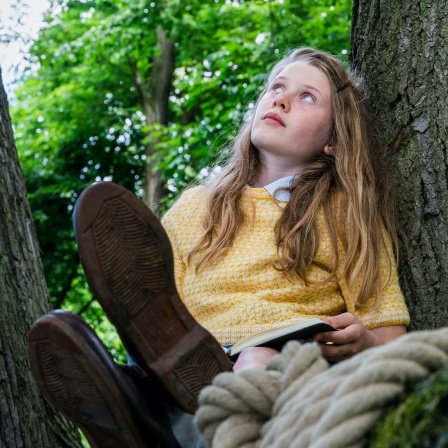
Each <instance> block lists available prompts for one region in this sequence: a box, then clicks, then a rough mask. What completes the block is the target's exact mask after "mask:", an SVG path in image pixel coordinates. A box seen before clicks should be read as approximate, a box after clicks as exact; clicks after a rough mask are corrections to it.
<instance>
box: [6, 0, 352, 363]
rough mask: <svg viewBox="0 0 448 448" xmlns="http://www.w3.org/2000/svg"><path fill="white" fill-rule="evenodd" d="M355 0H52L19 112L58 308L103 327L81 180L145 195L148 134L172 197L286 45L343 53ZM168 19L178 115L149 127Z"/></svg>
mask: <svg viewBox="0 0 448 448" xmlns="http://www.w3.org/2000/svg"><path fill="white" fill-rule="evenodd" d="M350 8H351V2H350V1H349V0H319V1H318V0H269V1H266V0H264V1H262V0H250V1H249V0H233V1H230V0H213V1H212V0H210V1H203V0H202V1H199V0H163V1H162V0H52V2H51V7H50V10H49V11H48V12H47V14H46V19H45V21H46V26H45V27H44V28H43V29H42V30H41V32H40V35H39V37H38V39H36V41H35V42H34V44H33V46H32V47H31V50H30V55H29V68H28V70H27V72H25V74H24V75H23V77H22V79H21V80H20V82H18V84H17V87H16V90H15V98H13V99H12V104H13V107H12V119H13V123H14V126H15V136H16V143H17V148H18V151H19V156H20V160H21V164H22V168H23V170H24V172H25V176H26V181H27V188H28V192H29V200H30V205H31V208H32V210H33V214H34V219H35V221H36V226H37V232H38V238H39V241H40V245H41V248H42V258H43V263H44V269H45V275H46V278H47V282H48V286H49V289H50V295H51V297H52V300H53V304H54V306H55V307H63V308H67V309H70V310H73V311H74V312H76V313H79V314H81V315H82V316H83V317H84V318H85V319H86V320H87V321H88V322H89V323H91V324H93V325H94V326H95V328H97V330H98V331H100V329H101V328H106V323H105V321H104V318H103V317H102V313H101V310H100V309H98V307H97V306H95V305H94V303H95V302H92V299H91V293H90V291H89V288H88V286H87V285H86V282H85V279H84V277H83V275H82V270H81V268H80V265H79V259H78V255H77V251H76V244H75V242H74V234H73V230H72V223H71V214H72V212H73V207H74V204H75V202H76V199H77V197H78V196H79V194H80V192H81V191H82V189H83V188H85V187H86V186H87V185H89V184H91V183H92V182H95V181H98V180H114V181H115V182H117V183H120V184H122V185H123V186H125V187H127V188H129V189H131V190H133V191H135V192H136V193H137V194H138V195H141V194H142V182H143V176H144V172H145V166H146V163H148V162H149V160H147V159H146V156H145V142H147V141H154V142H157V145H156V155H155V156H154V160H153V161H154V162H156V164H157V167H158V169H159V170H160V172H161V174H162V177H163V179H164V181H165V183H166V190H165V193H166V194H165V198H164V204H163V206H164V207H165V208H166V207H168V206H169V204H170V203H171V202H172V201H173V200H174V198H175V197H176V196H177V195H178V194H179V192H180V191H181V190H182V189H183V188H185V187H186V186H187V185H189V184H190V183H192V182H193V181H194V179H196V178H197V177H198V176H199V177H200V176H204V175H206V174H207V173H208V171H209V168H210V166H211V164H212V163H213V160H214V159H215V158H216V155H217V151H218V150H219V149H220V148H221V147H223V146H224V145H225V144H226V142H227V141H228V140H229V139H231V138H232V137H233V136H234V135H235V132H236V130H237V128H238V127H239V125H240V123H241V120H242V119H243V117H244V114H245V113H250V111H251V109H252V108H253V105H254V102H255V100H256V96H257V94H258V93H259V92H260V86H261V84H262V83H263V80H264V78H265V75H266V73H267V72H268V71H269V69H270V67H271V66H272V65H273V64H274V63H275V62H276V61H277V60H278V59H279V58H280V57H281V55H282V54H283V53H284V52H285V51H286V50H288V49H290V48H292V47H296V46H299V45H312V46H315V47H319V48H321V49H325V50H328V51H330V52H332V53H334V54H337V55H340V56H341V57H342V58H345V57H346V56H345V55H346V53H347V50H348V47H349V29H350V15H351V10H350ZM158 28H162V29H164V30H166V31H167V32H168V36H169V38H170V39H171V41H172V42H174V43H175V51H176V54H175V58H176V61H175V67H176V68H175V72H174V77H173V79H172V87H171V92H170V102H169V123H168V125H166V126H163V125H161V124H156V125H153V126H151V128H150V129H148V128H147V127H146V126H145V119H144V118H145V115H144V114H145V113H146V112H145V109H144V107H143V102H142V98H141V92H140V90H139V85H138V83H139V82H140V83H141V84H142V85H143V86H144V87H145V88H146V89H147V91H148V92H151V88H152V86H151V70H152V65H153V60H154V56H156V55H157V54H158V51H159V50H158V48H157V29H158ZM155 88H156V89H157V86H156V87H155ZM106 333H107V334H106ZM106 333H104V334H103V335H102V336H103V338H104V339H108V338H109V333H108V332H107V331H106ZM111 338H112V339H111V340H108V344H109V345H110V346H111V348H112V349H113V350H115V351H116V353H120V350H121V349H120V347H119V346H118V345H117V344H118V343H117V338H116V335H115V336H111ZM120 356H121V355H120Z"/></svg>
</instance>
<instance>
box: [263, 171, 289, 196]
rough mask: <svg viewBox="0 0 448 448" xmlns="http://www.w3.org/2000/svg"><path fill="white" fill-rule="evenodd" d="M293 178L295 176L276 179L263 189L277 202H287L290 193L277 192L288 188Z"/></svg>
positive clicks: (285, 191)
mask: <svg viewBox="0 0 448 448" xmlns="http://www.w3.org/2000/svg"><path fill="white" fill-rule="evenodd" d="M295 177H296V176H294V175H293V176H287V177H282V178H281V179H277V180H276V181H274V182H271V183H270V184H268V185H265V186H264V187H263V188H264V189H265V190H266V191H267V192H268V193H269V194H271V195H272V196H273V197H274V198H275V199H277V200H278V201H283V202H288V201H289V198H290V197H291V193H290V192H289V191H287V190H278V189H279V188H289V187H290V186H291V182H292V181H293V179H294V178H295ZM276 190H278V191H276Z"/></svg>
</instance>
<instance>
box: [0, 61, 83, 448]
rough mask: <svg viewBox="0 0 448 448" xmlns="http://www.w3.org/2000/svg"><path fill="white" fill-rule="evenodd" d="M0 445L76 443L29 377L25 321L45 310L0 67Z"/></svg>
mask: <svg viewBox="0 0 448 448" xmlns="http://www.w3.org/2000/svg"><path fill="white" fill-rule="evenodd" d="M0 169H1V175H0V220H1V227H0V260H1V261H0V269H1V273H0V397H1V399H0V447H1V448H21V447H29V448H37V447H39V448H47V447H48V448H54V447H67V448H68V447H70V448H73V447H78V446H81V444H80V441H79V434H78V433H77V431H76V430H75V429H74V427H73V426H72V425H71V424H68V423H67V422H66V421H65V419H63V418H62V417H60V416H59V415H57V414H55V412H54V411H53V410H52V408H50V406H49V405H48V404H46V402H44V400H43V399H42V397H41V395H40V393H39V390H38V387H37V385H36V384H35V383H34V380H33V378H32V376H31V370H30V366H29V362H28V347H27V338H28V330H29V327H30V325H31V324H32V323H33V322H34V320H35V319H37V318H38V317H39V316H41V315H43V314H44V313H46V312H47V311H48V310H49V309H50V299H49V296H48V291H47V288H46V284H45V280H44V274H43V269H42V264H41V260H40V250H39V246H38V243H37V239H36V235H35V230H34V224H33V221H32V217H31V212H30V209H29V205H28V201H27V198H26V191H25V183H24V179H23V173H22V171H21V169H20V166H19V161H18V157H17V152H16V148H15V143H14V138H13V133H12V127H11V120H10V117H9V113H8V103H7V99H6V94H5V91H4V88H3V83H2V79H1V70H0Z"/></svg>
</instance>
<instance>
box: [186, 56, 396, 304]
mask: <svg viewBox="0 0 448 448" xmlns="http://www.w3.org/2000/svg"><path fill="white" fill-rule="evenodd" d="M298 61H301V62H305V63H307V64H310V65H313V66H315V67H317V68H318V69H319V70H321V71H322V72H323V73H324V74H325V75H326V76H327V78H328V80H329V81H330V86H331V90H332V97H331V102H332V111H333V126H332V129H333V135H332V139H331V141H332V142H333V143H334V148H335V149H334V155H331V156H329V155H325V154H323V153H322V155H321V156H319V158H318V159H317V160H315V161H314V162H313V163H312V164H310V165H309V166H308V167H307V168H306V169H304V170H303V171H302V172H301V174H300V176H296V178H295V179H294V182H293V184H292V185H291V188H290V192H291V198H290V200H289V202H288V203H287V205H286V206H285V208H284V210H283V212H282V214H281V217H280V219H279V221H278V222H277V224H276V226H275V228H274V233H275V241H276V244H277V248H278V254H279V259H278V266H277V268H278V269H280V270H282V271H283V272H284V273H285V274H286V275H287V276H288V277H289V278H292V277H293V276H294V275H298V276H299V277H300V278H302V279H303V280H304V281H305V282H306V283H307V282H308V279H307V272H308V270H309V268H310V266H311V265H312V263H313V260H314V258H315V256H316V253H317V250H318V247H319V234H318V230H317V227H316V216H317V213H318V211H319V210H320V209H322V210H323V213H324V217H325V221H326V225H327V228H328V231H329V235H330V239H331V244H332V249H333V250H332V252H333V266H332V268H331V269H330V272H329V276H328V278H327V281H329V280H331V279H335V278H339V279H341V278H343V279H345V281H346V283H347V285H348V287H349V288H351V287H353V286H354V284H355V282H356V283H358V282H359V279H362V281H361V282H360V289H359V292H358V294H357V297H356V302H355V305H356V306H357V307H358V308H359V307H373V306H375V305H376V304H377V303H378V302H379V301H380V300H381V294H382V290H383V288H384V287H385V285H384V284H382V283H381V281H380V275H379V274H380V273H379V259H380V254H381V253H382V252H383V251H384V250H385V244H386V242H385V232H386V234H388V235H389V237H390V238H391V241H392V243H393V247H394V248H396V246H397V238H396V231H395V224H394V214H393V206H392V190H391V188H390V183H389V182H388V180H387V176H386V173H385V171H384V169H383V168H382V165H381V163H380V161H379V159H378V148H377V144H376V140H375V139H374V136H373V133H372V130H371V129H369V116H368V111H367V108H366V101H365V94H364V92H363V85H362V82H361V79H360V78H358V77H357V76H356V75H355V74H354V73H352V72H351V71H350V70H347V69H346V68H345V67H344V65H343V63H342V62H341V61H339V60H338V59H337V58H335V57H334V56H332V55H330V54H328V53H326V52H323V51H319V50H315V49H313V48H299V49H296V50H294V51H292V52H290V53H289V54H288V55H287V56H286V57H285V58H283V59H282V60H281V61H280V62H278V63H277V64H276V65H275V66H274V68H273V69H272V71H271V73H270V75H269V77H268V79H267V85H269V84H270V83H271V81H272V80H273V79H275V77H277V76H278V74H279V73H280V72H281V71H282V70H283V69H284V68H285V67H286V66H287V65H289V64H291V63H294V62H298ZM252 120H253V118H252V119H250V120H249V121H247V122H246V123H244V124H243V125H242V127H241V129H240V131H239V133H238V135H237V137H236V138H235V140H234V141H233V142H232V144H231V146H230V147H229V149H230V151H231V154H232V156H231V157H230V159H229V161H228V162H227V163H226V165H225V166H224V168H223V170H222V172H221V173H220V175H218V176H217V178H215V179H214V180H213V181H211V182H210V183H209V185H208V199H207V207H206V210H208V213H207V214H206V216H205V217H204V221H203V226H204V234H203V236H202V238H201V239H200V240H199V242H198V243H197V245H196V246H195V247H194V248H193V250H192V252H191V253H190V259H191V256H192V255H194V254H197V255H198V263H197V267H196V269H198V270H199V269H201V267H203V266H204V265H205V264H206V263H213V262H216V261H217V260H219V259H220V258H221V257H222V256H223V255H224V254H225V253H226V251H227V249H228V248H229V247H230V246H231V245H232V243H233V241H234V239H235V236H236V234H237V231H238V228H239V227H240V226H241V224H242V223H243V221H244V219H245V216H244V212H243V210H242V209H241V207H240V204H239V202H240V198H241V195H242V193H243V190H244V188H245V187H246V185H248V184H249V185H250V184H251V182H252V181H253V180H254V179H255V178H256V175H257V174H258V170H259V167H260V162H259V158H258V150H257V148H256V147H255V146H254V145H253V144H252V142H251V127H252ZM338 247H340V248H342V251H343V253H344V260H343V261H341V260H340V259H339V257H338V253H339V251H338ZM383 253H384V252H383ZM389 256H393V255H392V254H389ZM337 273H339V275H338V274H337ZM373 295H375V300H374V301H370V300H369V298H370V297H372V296H373Z"/></svg>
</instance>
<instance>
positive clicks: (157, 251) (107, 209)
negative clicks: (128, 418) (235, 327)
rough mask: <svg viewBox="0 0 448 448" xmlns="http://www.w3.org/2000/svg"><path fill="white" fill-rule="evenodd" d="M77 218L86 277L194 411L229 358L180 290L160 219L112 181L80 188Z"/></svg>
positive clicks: (132, 345)
mask: <svg viewBox="0 0 448 448" xmlns="http://www.w3.org/2000/svg"><path fill="white" fill-rule="evenodd" d="M74 221H75V233H76V240H77V243H78V249H79V253H80V256H81V262H82V265H83V267H84V272H85V274H86V277H87V281H88V283H89V285H90V287H91V288H92V291H93V293H94V295H95V297H96V299H97V300H98V301H99V303H100V304H101V306H102V307H103V309H104V311H105V313H106V314H107V316H108V317H109V319H110V320H111V321H112V323H113V324H114V325H115V327H116V328H117V331H118V334H119V335H120V337H121V339H122V340H123V343H124V345H125V347H126V348H127V350H128V351H129V353H130V355H131V356H132V357H133V358H134V359H135V360H136V361H137V363H138V364H139V365H140V366H141V367H142V368H144V369H147V370H148V373H150V374H153V375H155V376H156V377H157V378H158V379H159V380H160V381H161V382H162V384H163V385H164V386H165V388H166V390H167V391H168V392H169V394H170V395H171V396H172V397H173V398H174V400H175V402H176V403H177V404H178V405H179V406H180V407H181V408H182V409H184V410H185V411H187V412H191V413H194V411H195V410H196V408H197V396H198V394H199V392H200V391H201V390H202V388H203V387H204V386H206V385H208V384H210V383H211V381H212V379H213V378H214V377H215V375H216V374H218V373H219V372H222V371H227V370H231V368H232V366H231V364H230V362H229V360H228V357H227V355H226V354H225V353H224V351H223V349H222V348H221V346H220V345H219V343H218V342H217V341H216V339H215V338H214V337H213V336H212V335H211V334H210V333H209V332H208V331H207V330H205V329H204V328H203V327H201V326H200V325H199V324H198V323H197V322H196V321H195V320H194V318H193V317H192V316H191V314H190V313H189V312H188V310H187V309H186V308H185V306H184V305H183V303H182V301H181V299H180V297H179V295H178V293H177V290H176V286H175V281H174V265H173V255H172V249H171V245H170V242H169V240H168V237H167V235H166V233H165V231H164V229H163V227H162V225H161V223H160V222H159V220H158V219H157V218H156V217H155V216H154V215H153V214H152V212H151V211H150V210H149V208H148V207H146V205H145V204H144V203H143V202H142V201H141V200H140V199H138V198H137V197H136V196H135V195H134V194H132V193H131V192H130V191H128V190H126V189H125V188H123V187H121V186H119V185H116V184H114V183H112V182H101V183H97V184H93V185H91V186H90V187H88V188H87V189H86V190H84V191H83V193H82V194H81V196H80V197H79V199H78V201H77V204H76V207H75V213H74Z"/></svg>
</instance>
